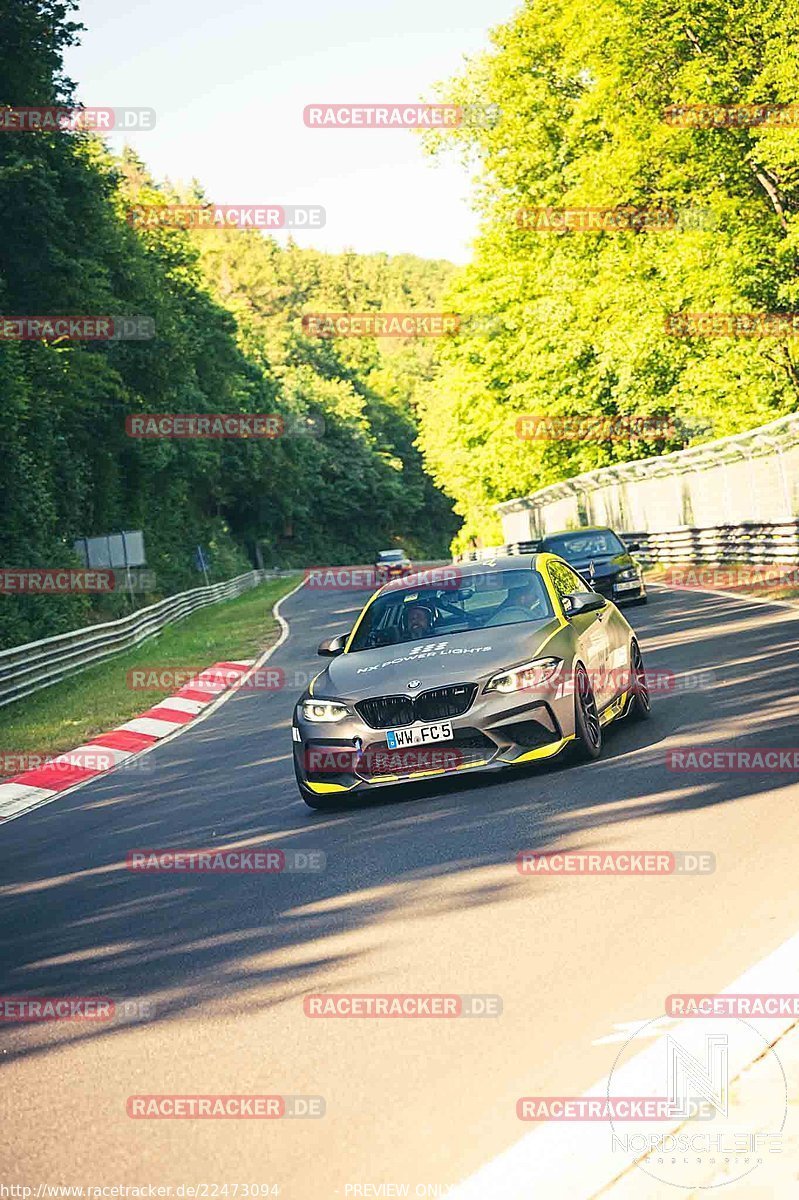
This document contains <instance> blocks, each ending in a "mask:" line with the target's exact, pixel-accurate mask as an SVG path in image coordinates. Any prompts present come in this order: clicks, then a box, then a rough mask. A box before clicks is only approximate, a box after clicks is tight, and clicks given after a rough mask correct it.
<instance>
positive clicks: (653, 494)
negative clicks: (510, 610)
mask: <svg viewBox="0 0 799 1200" xmlns="http://www.w3.org/2000/svg"><path fill="white" fill-rule="evenodd" d="M495 508H496V511H497V513H499V515H500V517H501V519H502V536H503V537H504V538H505V539H506V541H507V542H508V543H509V544H513V543H515V542H516V541H523V540H524V539H526V538H535V537H543V536H544V535H545V534H547V533H554V532H555V531H556V530H559V529H569V528H573V527H575V526H577V525H610V526H612V527H613V528H614V529H616V530H617V531H618V532H619V533H623V534H624V535H625V536H628V531H629V530H632V529H646V530H648V531H649V532H650V533H657V534H663V533H668V531H669V530H682V529H687V528H689V527H692V526H693V527H696V528H705V529H709V528H713V529H722V528H736V527H739V526H742V525H747V524H748V523H749V522H750V521H754V522H765V523H773V524H775V525H778V524H780V523H781V522H791V521H795V520H796V519H797V517H799V413H790V414H789V415H788V416H786V417H780V418H779V419H778V420H776V421H771V422H770V423H769V424H768V425H760V426H758V427H757V428H756V429H750V430H748V431H747V432H746V433H737V434H733V435H731V436H729V437H724V438H718V439H717V440H716V441H712V442H703V443H701V444H699V445H696V446H689V447H688V448H687V449H685V450H675V451H674V452H673V453H671V454H662V455H658V456H655V457H653V458H641V459H633V460H631V461H629V462H619V463H615V464H613V465H612V466H607V467H598V468H597V469H596V470H594V471H587V472H585V473H584V474H582V475H574V476H572V477H571V478H570V479H564V480H562V481H561V482H560V483H553V484H550V485H549V486H548V487H544V488H541V489H539V491H537V492H533V494H532V495H530V496H517V497H516V498H514V499H512V500H506V501H504V502H503V503H502V504H498V505H496V506H495Z"/></svg>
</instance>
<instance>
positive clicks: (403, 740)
mask: <svg viewBox="0 0 799 1200" xmlns="http://www.w3.org/2000/svg"><path fill="white" fill-rule="evenodd" d="M451 739H452V722H451V721H436V722H435V723H434V724H432V725H414V726H408V728H407V729H387V730H386V744H387V745H388V748H389V750H399V749H400V747H401V746H433V745H435V744H436V743H437V742H447V741H451Z"/></svg>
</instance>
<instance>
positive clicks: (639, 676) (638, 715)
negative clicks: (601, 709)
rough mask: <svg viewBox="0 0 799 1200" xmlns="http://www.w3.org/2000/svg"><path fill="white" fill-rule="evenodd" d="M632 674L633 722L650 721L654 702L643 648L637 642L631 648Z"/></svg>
mask: <svg viewBox="0 0 799 1200" xmlns="http://www.w3.org/2000/svg"><path fill="white" fill-rule="evenodd" d="M630 674H631V676H632V688H631V690H632V699H631V701H630V716H631V717H632V719H633V721H648V720H649V718H650V716H651V715H652V701H651V699H650V697H649V684H648V683H647V680H646V671H645V669H644V660H643V657H642V656H641V647H640V646H639V645H638V643H637V642H635V641H634V642H633V643H632V645H631V646H630Z"/></svg>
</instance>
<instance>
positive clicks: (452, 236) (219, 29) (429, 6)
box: [65, 0, 520, 263]
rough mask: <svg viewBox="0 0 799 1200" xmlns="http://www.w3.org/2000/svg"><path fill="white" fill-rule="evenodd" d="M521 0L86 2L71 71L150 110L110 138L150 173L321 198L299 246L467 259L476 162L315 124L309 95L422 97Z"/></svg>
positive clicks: (226, 189) (396, 137) (89, 91)
mask: <svg viewBox="0 0 799 1200" xmlns="http://www.w3.org/2000/svg"><path fill="white" fill-rule="evenodd" d="M519 3H520V0H402V2H401V3H400V2H399V0H294V3H290V2H288V0H282V2H277V0H191V2H189V0H131V2H129V3H128V2H126V3H123V2H122V0H82V2H81V3H80V6H79V9H78V14H77V19H79V20H80V21H81V22H82V23H83V24H84V25H85V26H86V32H85V33H83V34H82V35H81V39H82V40H81V45H80V46H77V47H73V48H71V49H70V50H68V51H67V54H66V60H65V68H66V73H67V75H68V76H69V77H70V78H71V79H73V80H74V81H75V83H76V84H77V85H78V86H77V96H78V99H79V100H80V101H81V102H82V103H83V104H84V105H86V106H87V107H103V106H105V107H118V106H128V105H129V106H135V107H145V108H153V109H155V111H156V123H155V128H154V129H151V130H142V131H140V132H131V133H128V134H127V135H124V136H123V135H121V134H113V135H111V136H110V137H109V144H110V145H111V147H112V148H113V149H115V150H119V149H121V147H122V145H123V144H124V142H125V141H126V140H127V142H128V143H129V144H130V145H131V146H132V147H133V148H134V149H135V151H136V152H137V153H138V154H139V155H140V156H141V158H142V159H143V160H144V161H145V162H146V164H147V166H148V167H149V169H150V171H151V172H152V174H153V175H154V177H155V178H156V179H163V178H165V177H169V178H170V179H172V180H174V181H189V180H191V179H192V178H197V179H198V180H199V181H200V183H201V184H202V185H203V187H204V189H205V192H206V194H207V196H208V197H209V198H210V199H212V200H213V201H214V202H215V203H218V204H300V205H320V206H322V207H323V208H324V209H325V214H326V219H325V225H324V228H322V229H316V230H314V231H309V232H296V233H295V234H294V235H293V236H294V237H295V240H296V241H297V242H298V243H299V244H300V245H313V246H316V247H318V248H319V249H322V250H329V251H340V250H343V249H345V248H347V247H351V248H353V249H355V250H356V251H359V252H361V253H370V252H374V251H386V252H387V253H389V254H401V253H411V254H418V255H421V256H423V257H426V258H447V259H450V260H451V261H453V262H457V263H463V262H466V261H468V259H469V257H470V250H469V244H470V241H471V239H472V238H473V237H474V234H475V232H476V228H477V222H476V217H475V214H474V213H473V211H472V209H471V206H470V203H469V195H470V172H469V170H468V169H467V168H465V167H464V166H462V165H461V163H460V162H459V160H458V158H457V156H456V154H455V153H450V154H447V155H446V156H445V157H444V158H443V159H431V158H430V157H429V156H428V155H426V154H425V153H424V151H423V148H422V144H421V139H420V138H419V136H418V135H417V134H414V133H411V132H410V131H408V130H404V129H353V130H345V129H309V128H306V127H305V125H304V123H303V109H304V108H305V106H306V105H308V104H317V103H320V104H348V103H364V104H366V103H375V102H385V103H406V102H410V103H415V102H416V101H418V100H419V99H420V98H424V99H427V100H432V99H434V98H435V92H434V85H435V84H436V83H437V82H439V81H442V80H446V79H448V78H449V77H450V76H451V75H453V74H456V73H457V72H458V71H459V70H460V69H461V67H462V65H463V62H464V58H465V57H466V56H469V55H472V54H475V53H478V52H479V51H481V50H482V49H485V48H487V47H488V46H489V44H490V43H489V30H490V29H491V28H493V27H495V26H496V25H498V24H501V23H502V22H503V21H506V20H507V19H508V18H509V17H510V16H511V15H512V13H513V12H514V11H515V10H516V8H517V7H518V6H519Z"/></svg>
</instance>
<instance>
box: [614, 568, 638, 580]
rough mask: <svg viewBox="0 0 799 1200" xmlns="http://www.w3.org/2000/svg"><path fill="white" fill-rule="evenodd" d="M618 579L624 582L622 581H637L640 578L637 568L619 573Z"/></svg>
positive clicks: (625, 569) (626, 569)
mask: <svg viewBox="0 0 799 1200" xmlns="http://www.w3.org/2000/svg"><path fill="white" fill-rule="evenodd" d="M616 578H617V579H619V580H622V579H637V578H638V571H637V570H636V568H635V567H625V568H624V570H623V571H619V573H618V575H617V576H616Z"/></svg>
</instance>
